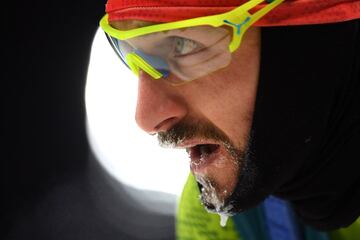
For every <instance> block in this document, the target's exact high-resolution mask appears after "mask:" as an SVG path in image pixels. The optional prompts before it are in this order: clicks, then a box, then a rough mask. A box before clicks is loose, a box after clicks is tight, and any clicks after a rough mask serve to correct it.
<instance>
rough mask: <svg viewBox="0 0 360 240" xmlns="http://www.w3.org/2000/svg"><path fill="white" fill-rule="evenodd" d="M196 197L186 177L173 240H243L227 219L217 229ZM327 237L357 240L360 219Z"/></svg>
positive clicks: (196, 191) (193, 185)
mask: <svg viewBox="0 0 360 240" xmlns="http://www.w3.org/2000/svg"><path fill="white" fill-rule="evenodd" d="M199 195H200V193H199V189H198V186H197V183H196V181H195V178H194V177H193V176H192V175H191V174H190V175H189V177H188V179H187V182H186V184H185V186H184V189H183V192H182V195H181V198H180V203H179V206H178V211H177V218H176V239H177V240H245V239H243V238H241V237H240V235H239V233H238V231H237V230H236V228H235V224H234V221H233V219H232V218H231V217H230V218H229V220H228V222H227V224H226V227H221V226H220V217H219V216H218V215H217V214H210V213H208V212H207V211H206V210H205V208H204V206H203V205H202V204H201V202H200V198H199ZM329 237H330V239H331V240H358V239H360V218H358V219H357V221H356V222H354V223H353V224H352V225H350V226H349V227H347V228H342V229H339V230H336V231H331V232H329Z"/></svg>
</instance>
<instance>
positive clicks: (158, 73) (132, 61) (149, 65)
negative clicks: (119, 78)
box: [125, 49, 169, 79]
mask: <svg viewBox="0 0 360 240" xmlns="http://www.w3.org/2000/svg"><path fill="white" fill-rule="evenodd" d="M125 60H126V63H127V65H128V66H129V68H130V69H131V71H133V72H134V73H135V74H136V76H139V73H140V69H141V70H143V71H145V72H146V73H147V74H149V75H150V76H151V77H153V78H154V79H159V78H162V77H167V76H168V75H169V71H167V70H166V69H163V70H158V69H162V68H167V69H168V64H167V63H166V61H165V60H163V59H162V58H161V57H158V56H152V55H149V54H146V53H144V52H142V51H140V50H138V49H137V50H134V51H133V52H131V53H128V54H127V55H126V57H125Z"/></svg>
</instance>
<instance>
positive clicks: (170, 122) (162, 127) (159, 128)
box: [154, 117, 178, 132]
mask: <svg viewBox="0 0 360 240" xmlns="http://www.w3.org/2000/svg"><path fill="white" fill-rule="evenodd" d="M177 122H178V118H177V117H170V118H168V119H165V120H164V121H162V122H161V123H159V124H158V125H156V126H155V128H154V129H155V132H166V131H168V130H169V129H170V128H172V127H173V126H174V125H175V124H176V123H177Z"/></svg>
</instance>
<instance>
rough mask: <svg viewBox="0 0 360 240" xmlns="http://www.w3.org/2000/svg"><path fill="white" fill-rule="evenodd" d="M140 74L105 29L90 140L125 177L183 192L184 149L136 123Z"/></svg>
mask: <svg viewBox="0 0 360 240" xmlns="http://www.w3.org/2000/svg"><path fill="white" fill-rule="evenodd" d="M136 94H137V79H136V77H135V76H134V75H133V74H132V73H131V72H130V71H129V70H128V69H127V68H126V67H125V66H124V65H123V64H122V63H121V61H120V59H119V58H118V57H117V56H116V55H115V53H114V52H113V50H112V48H111V46H110V45H109V43H108V42H107V39H106V37H105V35H104V33H103V32H102V31H100V30H99V31H98V32H97V34H96V36H95V39H94V42H93V47H92V52H91V58H90V65H89V71H88V78H87V86H86V109H87V115H88V129H89V138H90V144H91V146H92V148H93V150H94V152H95V154H96V155H97V157H98V158H99V160H100V161H101V163H102V164H103V166H104V167H105V168H106V169H107V170H108V171H109V172H110V174H112V175H113V176H115V177H116V178H117V179H119V180H120V181H121V182H123V183H125V184H128V185H131V186H133V187H136V188H140V189H148V190H155V191H162V192H167V193H172V194H176V195H180V193H181V191H182V188H183V185H184V182H185V180H186V178H187V176H188V174H189V163H188V157H187V154H186V153H185V151H184V150H173V149H163V148H161V147H160V146H158V143H157V140H156V137H152V136H150V135H148V134H146V133H145V132H143V131H141V130H140V129H139V128H138V126H137V125H136V123H135V120H134V116H135V105H136Z"/></svg>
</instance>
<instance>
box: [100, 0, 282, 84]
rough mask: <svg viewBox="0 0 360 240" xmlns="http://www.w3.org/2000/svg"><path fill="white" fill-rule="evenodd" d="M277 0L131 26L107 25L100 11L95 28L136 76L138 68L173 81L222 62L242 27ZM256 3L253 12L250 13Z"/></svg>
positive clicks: (208, 70) (235, 45) (187, 78)
mask: <svg viewBox="0 0 360 240" xmlns="http://www.w3.org/2000/svg"><path fill="white" fill-rule="evenodd" d="M283 1H284V0H273V1H271V2H265V1H264V0H250V1H248V2H246V3H245V4H243V5H241V6H239V7H237V8H235V9H233V10H231V11H229V12H226V13H223V14H218V15H213V16H205V17H198V18H193V19H187V20H181V21H176V22H170V23H160V24H155V25H150V26H145V27H140V28H135V29H131V30H118V29H116V28H114V27H112V26H111V25H110V24H109V21H108V15H107V14H106V15H105V16H104V17H103V18H102V19H101V21H100V26H101V28H102V29H103V30H104V32H105V34H106V36H107V39H108V40H109V43H110V44H111V46H112V47H113V49H114V50H115V52H116V54H117V55H118V56H119V57H120V59H121V60H122V62H123V63H124V64H125V65H126V66H127V67H128V68H129V69H131V70H132V72H133V73H135V74H136V75H137V76H139V73H140V71H144V72H146V73H147V74H148V75H150V76H151V77H152V78H154V79H165V80H166V81H168V82H169V83H170V84H173V85H178V84H183V83H187V82H190V81H192V80H195V79H198V78H201V77H203V76H206V75H208V74H211V73H213V72H215V71H217V70H220V69H222V68H225V67H226V66H228V65H229V64H230V62H231V53H232V52H234V51H235V50H236V49H238V48H239V46H240V44H241V40H242V37H243V36H244V34H245V32H246V30H247V29H248V28H249V27H250V26H251V25H252V24H254V23H255V22H256V21H257V20H259V19H260V18H262V17H263V16H264V15H266V14H267V13H268V12H270V11H271V10H272V9H274V8H275V7H276V6H278V5H279V4H280V3H282V2H283ZM262 3H264V4H262ZM260 4H262V7H261V8H260V9H259V10H257V11H256V12H254V13H250V11H252V10H254V8H256V7H258V6H259V5H260ZM170 75H173V77H170Z"/></svg>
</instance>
